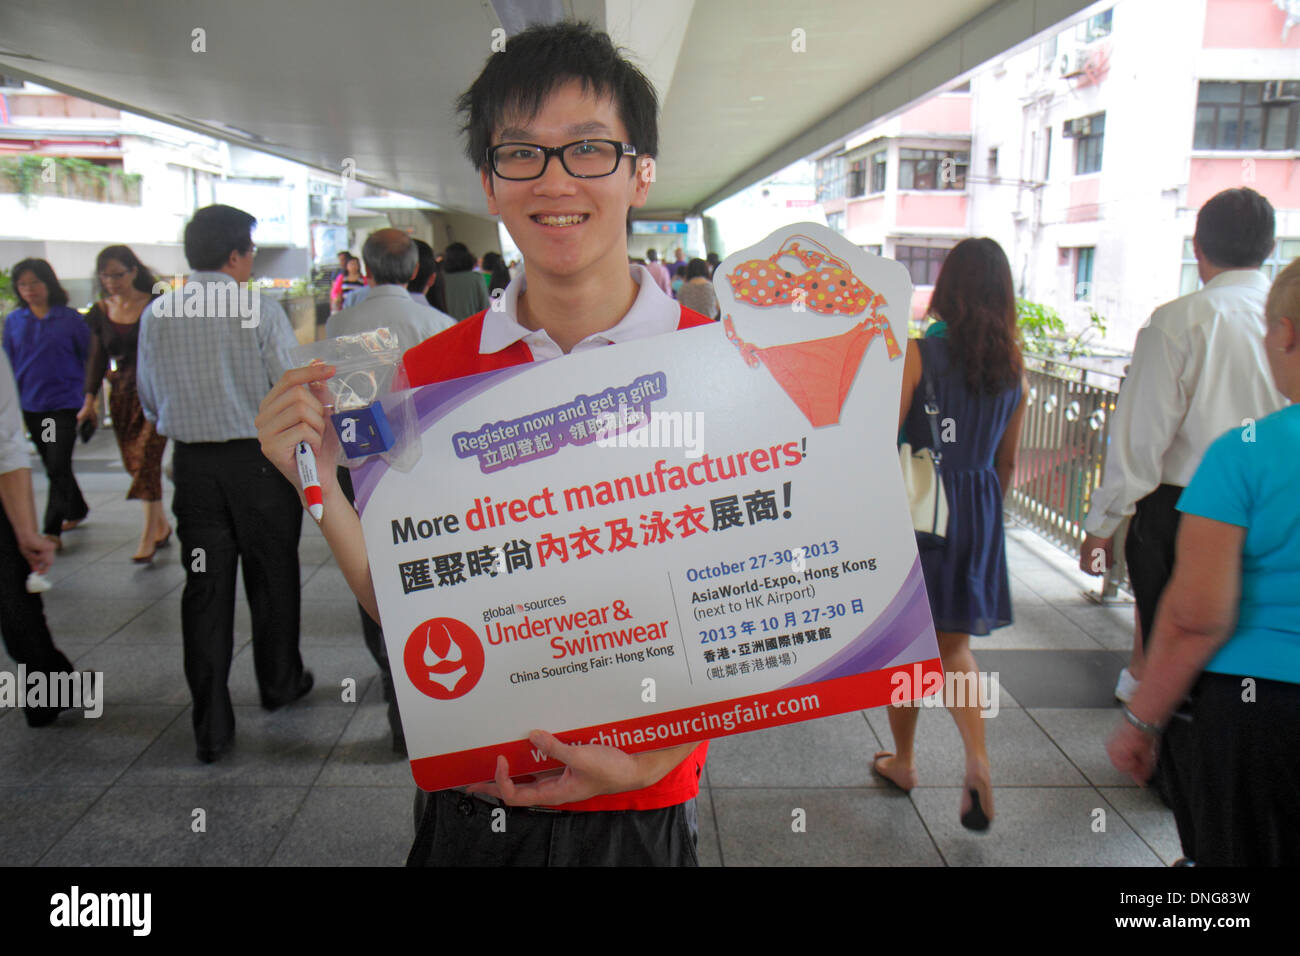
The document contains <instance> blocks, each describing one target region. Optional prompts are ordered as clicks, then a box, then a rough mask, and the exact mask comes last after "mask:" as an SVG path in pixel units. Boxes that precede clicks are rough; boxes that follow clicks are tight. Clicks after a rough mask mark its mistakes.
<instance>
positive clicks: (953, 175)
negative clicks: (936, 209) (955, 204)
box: [898, 149, 970, 189]
mask: <svg viewBox="0 0 1300 956" xmlns="http://www.w3.org/2000/svg"><path fill="white" fill-rule="evenodd" d="M969 166H970V153H968V152H965V151H961V152H958V151H955V150H938V149H900V150H899V151H898V188H899V189H965V188H966V170H967V168H968V167H969Z"/></svg>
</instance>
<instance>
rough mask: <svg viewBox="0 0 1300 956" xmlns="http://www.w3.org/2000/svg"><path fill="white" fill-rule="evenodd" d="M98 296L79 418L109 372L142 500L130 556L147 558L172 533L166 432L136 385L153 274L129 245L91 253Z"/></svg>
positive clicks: (121, 438)
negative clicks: (147, 411)
mask: <svg viewBox="0 0 1300 956" xmlns="http://www.w3.org/2000/svg"><path fill="white" fill-rule="evenodd" d="M95 274H96V275H97V276H98V277H99V291H100V300H99V301H98V302H96V303H95V304H94V305H92V306H91V307H90V309H89V310H88V311H87V312H86V324H87V325H89V326H90V331H91V336H92V337H91V345H90V359H89V361H87V362H86V389H85V391H86V399H85V402H84V404H83V405H82V406H81V411H80V412H78V413H77V422H78V423H80V422H82V421H85V420H86V419H93V418H94V417H95V415H96V414H97V413H96V410H95V397H96V396H97V395H98V394H99V387H100V385H101V384H102V383H103V381H104V376H105V374H107V375H108V384H109V388H110V389H111V391H110V392H109V397H108V408H109V413H110V414H111V415H112V416H113V433H114V434H115V435H116V436H117V449H118V451H119V452H120V453H121V455H122V465H123V466H124V467H125V468H126V470H127V473H128V474H130V476H131V487H130V488H129V489H127V492H126V496H127V498H136V499H138V500H140V501H143V502H144V529H143V530H142V531H141V532H140V546H139V547H138V548H136V551H135V555H134V556H133V557H132V558H131V560H132V561H134V562H136V563H137V564H148V563H149V562H150V561H152V560H153V555H154V551H155V550H156V549H158V548H161V547H165V546H166V545H167V542H168V541H169V540H170V539H171V533H172V529H171V525H170V524H168V523H167V515H166V513H165V512H164V511H163V503H162V457H163V451H164V450H165V449H166V448H167V438H166V436H164V435H159V434H158V432H157V431H156V430H155V429H154V426H153V422H151V421H149V420H148V419H147V418H145V417H144V410H143V409H142V408H141V407H140V398H139V396H137V395H136V391H135V356H136V343H137V342H138V341H139V335H140V316H141V315H143V314H144V310H145V309H147V308H148V307H149V303H150V302H152V301H153V298H154V277H153V273H152V272H150V271H149V269H148V267H147V266H145V265H144V263H142V262H141V261H140V260H139V259H138V258H136V255H135V253H134V252H132V251H131V249H130V248H129V247H127V246H107V247H106V248H104V249H101V250H100V253H99V255H98V256H97V257H96V258H95Z"/></svg>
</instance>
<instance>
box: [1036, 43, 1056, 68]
mask: <svg viewBox="0 0 1300 956" xmlns="http://www.w3.org/2000/svg"><path fill="white" fill-rule="evenodd" d="M1056 40H1057V38H1056V37H1055V36H1053V37H1052V38H1051V39H1050V40H1045V41H1043V44H1042V45H1041V46H1040V47H1039V48H1038V68H1039V69H1040V70H1050V69H1051V68H1052V67H1053V66H1054V65H1055V63H1056Z"/></svg>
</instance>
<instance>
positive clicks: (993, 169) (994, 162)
mask: <svg viewBox="0 0 1300 956" xmlns="http://www.w3.org/2000/svg"><path fill="white" fill-rule="evenodd" d="M997 178H998V148H997V147H996V146H994V147H992V148H991V149H990V150H989V179H997Z"/></svg>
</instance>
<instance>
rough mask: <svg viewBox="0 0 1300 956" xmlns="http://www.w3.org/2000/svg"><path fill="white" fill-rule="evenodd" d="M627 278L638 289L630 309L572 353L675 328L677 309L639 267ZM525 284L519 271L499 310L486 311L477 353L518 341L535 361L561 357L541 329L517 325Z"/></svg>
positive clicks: (557, 348) (498, 348) (632, 268)
mask: <svg viewBox="0 0 1300 956" xmlns="http://www.w3.org/2000/svg"><path fill="white" fill-rule="evenodd" d="M631 275H632V278H633V279H634V280H635V281H636V283H637V285H638V286H639V287H640V291H638V292H637V297H636V299H635V301H633V303H632V308H630V309H628V311H627V314H626V315H624V316H623V318H622V319H620V320H619V323H618V324H617V325H615V326H614V327H613V328H610V329H606V330H605V331H603V332H596V333H593V334H592V335H589V336H587V337H586V338H585V339H583V340H582V341H580V342H579V343H578V344H577V345H575V346H574V347H573V349H572V351H574V352H577V351H585V350H586V349H588V348H593V347H595V346H598V345H614V344H617V343H619V342H626V341H629V340H631V339H639V338H645V337H646V336H650V335H661V334H663V333H666V332H671V331H673V330H674V329H675V328H677V325H678V322H679V321H680V319H681V307H680V306H678V304H677V303H676V302H675V301H674V300H673V299H672V298H671V297H669V296H668V295H667V294H665V293H664V291H663V290H662V289H660V288H659V286H658V284H656V282H655V281H654V278H653V277H652V276H651V275H650V273H648V272H647V271H646V270H645V269H644V268H643V267H642V266H639V265H633V266H632V267H631ZM526 284H527V279H526V277H525V274H524V273H523V272H521V273H520V274H519V277H518V278H516V279H512V280H511V282H510V284H509V285H508V286H506V290H505V294H504V295H503V296H502V297H501V300H500V303H499V305H500V310H499V311H498V310H497V309H495V308H492V307H489V308H488V310H487V314H486V315H485V316H484V317H483V334H482V335H481V336H480V337H479V347H478V350H479V353H480V354H482V355H487V354H490V353H492V352H499V351H501V350H502V349H504V348H506V347H507V346H509V345H513V344H514V343H515V342H518V341H520V340H521V339H522V340H523V341H524V343H525V344H526V345H527V346H528V347H529V350H530V351H531V352H532V353H533V358H535V359H543V358H556V357H558V356H559V355H562V354H563V352H562V351H561V349H560V347H559V346H558V345H556V344H555V340H554V339H552V338H551V337H550V335H548V334H547V332H546V330H545V329H537V330H536V331H534V330H532V329H527V328H524V326H522V325H520V324H519V319H518V314H519V313H518V311H517V309H518V306H519V293H520V292H522V291H523V289H524V287H525V285H526Z"/></svg>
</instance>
